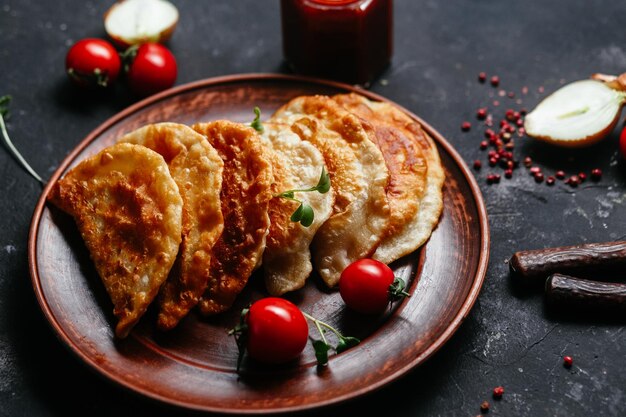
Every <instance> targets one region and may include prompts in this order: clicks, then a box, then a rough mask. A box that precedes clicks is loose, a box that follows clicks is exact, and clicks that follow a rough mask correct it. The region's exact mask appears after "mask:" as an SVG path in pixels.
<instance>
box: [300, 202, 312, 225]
mask: <svg viewBox="0 0 626 417" xmlns="http://www.w3.org/2000/svg"><path fill="white" fill-rule="evenodd" d="M300 207H302V215H301V216H300V224H302V226H304V227H309V226H310V225H311V224H313V219H314V218H315V213H314V212H313V208H312V207H311V206H309V205H308V204H304V203H302V204H301V205H300Z"/></svg>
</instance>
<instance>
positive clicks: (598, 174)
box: [591, 168, 602, 181]
mask: <svg viewBox="0 0 626 417" xmlns="http://www.w3.org/2000/svg"><path fill="white" fill-rule="evenodd" d="M601 178H602V171H601V170H600V169H598V168H596V169H592V170H591V179H592V180H594V181H600V179H601Z"/></svg>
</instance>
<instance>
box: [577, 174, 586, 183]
mask: <svg viewBox="0 0 626 417" xmlns="http://www.w3.org/2000/svg"><path fill="white" fill-rule="evenodd" d="M578 178H579V179H580V182H585V180H586V179H587V174H585V173H584V172H581V173H580V174H578Z"/></svg>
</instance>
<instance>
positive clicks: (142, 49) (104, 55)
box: [65, 38, 177, 96]
mask: <svg viewBox="0 0 626 417" xmlns="http://www.w3.org/2000/svg"><path fill="white" fill-rule="evenodd" d="M131 48H133V49H131V50H130V53H128V54H126V53H125V54H124V55H125V57H126V56H127V57H128V62H127V63H126V66H125V67H127V72H126V78H127V81H128V85H129V87H130V89H131V91H133V93H135V94H137V95H139V96H147V95H150V94H154V93H156V92H158V91H161V90H165V89H167V88H170V87H171V86H172V85H174V82H175V81H176V75H177V66H176V59H175V58H174V55H172V53H171V52H170V51H169V50H168V49H167V48H165V47H164V46H163V45H161V44H158V43H145V44H142V45H140V46H138V47H131ZM122 65H123V62H122V59H121V58H120V55H119V54H118V53H117V51H116V50H115V48H114V47H113V45H111V43H109V42H107V41H105V40H102V39H92V38H90V39H83V40H81V41H78V42H77V43H75V44H74V45H73V46H72V47H71V48H70V50H69V52H68V53H67V57H66V59H65V68H66V70H67V73H68V75H69V76H70V79H71V80H72V81H73V82H74V83H75V84H77V85H79V86H81V87H108V86H109V85H112V84H114V83H115V81H116V80H117V79H118V78H119V76H120V73H121V72H122Z"/></svg>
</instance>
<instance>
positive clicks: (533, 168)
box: [530, 166, 541, 176]
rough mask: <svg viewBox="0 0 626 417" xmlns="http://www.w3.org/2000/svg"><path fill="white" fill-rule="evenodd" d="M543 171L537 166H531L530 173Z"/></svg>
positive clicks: (535, 173) (533, 174) (534, 173)
mask: <svg viewBox="0 0 626 417" xmlns="http://www.w3.org/2000/svg"><path fill="white" fill-rule="evenodd" d="M540 172H541V168H539V167H537V166H535V167H531V168H530V175H532V176H535V175H537V174H538V173H540Z"/></svg>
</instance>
